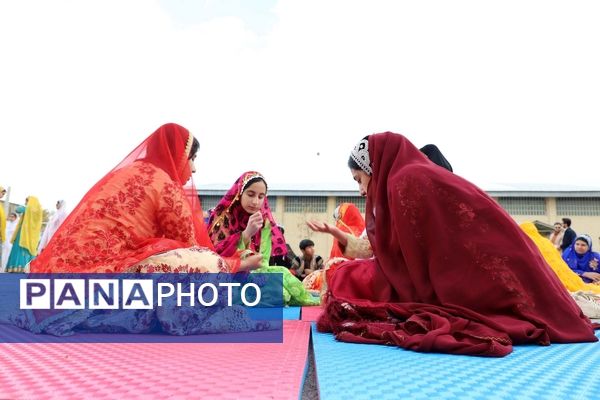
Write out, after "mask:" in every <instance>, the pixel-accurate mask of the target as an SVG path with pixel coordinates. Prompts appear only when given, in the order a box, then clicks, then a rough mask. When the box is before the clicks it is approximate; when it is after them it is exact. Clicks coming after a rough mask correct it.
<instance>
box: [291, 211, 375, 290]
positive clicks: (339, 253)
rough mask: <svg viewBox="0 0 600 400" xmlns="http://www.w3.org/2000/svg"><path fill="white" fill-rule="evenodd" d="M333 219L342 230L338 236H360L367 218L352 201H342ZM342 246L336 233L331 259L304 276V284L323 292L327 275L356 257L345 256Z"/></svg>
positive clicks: (309, 288) (306, 286) (336, 226)
mask: <svg viewBox="0 0 600 400" xmlns="http://www.w3.org/2000/svg"><path fill="white" fill-rule="evenodd" d="M333 219H334V220H335V228H337V229H339V232H340V233H339V234H338V235H337V236H340V235H346V234H347V235H350V236H352V237H356V238H358V237H360V236H361V235H362V233H363V232H364V230H365V220H364V218H363V216H362V214H361V213H360V210H359V209H358V207H356V206H355V205H354V204H352V203H342V204H340V205H339V206H337V207H336V208H335V211H334V212H333ZM342 248H343V246H341V245H340V243H339V241H338V239H337V238H336V235H334V239H333V245H332V246H331V252H330V254H329V260H328V261H327V263H326V264H325V268H324V269H320V270H317V271H314V272H312V273H310V274H309V275H308V276H307V277H306V278H304V280H303V281H302V284H303V285H304V287H305V288H307V289H308V290H311V291H316V292H319V293H322V292H323V291H324V290H325V289H326V287H327V284H326V280H325V275H326V274H329V275H331V274H332V273H333V271H334V270H335V267H336V265H338V264H339V263H341V262H343V261H348V260H352V259H354V258H353V257H351V256H347V255H346V256H345V255H344V253H343V250H342ZM369 257H370V256H368V257H364V258H369Z"/></svg>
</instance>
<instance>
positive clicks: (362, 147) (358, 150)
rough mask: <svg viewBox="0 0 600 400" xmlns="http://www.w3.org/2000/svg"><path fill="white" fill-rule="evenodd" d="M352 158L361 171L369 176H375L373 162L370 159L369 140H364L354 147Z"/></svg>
mask: <svg viewBox="0 0 600 400" xmlns="http://www.w3.org/2000/svg"><path fill="white" fill-rule="evenodd" d="M350 156H351V157H352V159H353V160H354V161H355V162H356V163H357V164H358V166H359V167H360V169H362V170H363V171H365V172H366V173H367V174H369V175H373V170H372V169H371V160H370V159H369V139H363V140H361V141H360V142H358V144H357V145H356V146H354V149H353V150H352V152H351V153H350Z"/></svg>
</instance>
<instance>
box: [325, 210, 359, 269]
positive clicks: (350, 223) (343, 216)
mask: <svg viewBox="0 0 600 400" xmlns="http://www.w3.org/2000/svg"><path fill="white" fill-rule="evenodd" d="M337 210H338V211H337V213H338V215H337V218H336V221H335V226H336V227H337V228H338V229H340V230H342V231H343V232H346V233H349V234H351V235H353V236H357V237H358V236H360V235H361V234H362V233H363V231H364V230H365V219H364V218H363V216H362V214H361V213H360V210H359V209H358V207H356V206H355V205H354V204H352V203H342V204H340V205H339V206H338V208H337ZM335 257H344V254H343V253H342V250H341V249H340V246H339V244H338V240H337V239H333V246H331V253H330V255H329V258H330V259H331V258H335Z"/></svg>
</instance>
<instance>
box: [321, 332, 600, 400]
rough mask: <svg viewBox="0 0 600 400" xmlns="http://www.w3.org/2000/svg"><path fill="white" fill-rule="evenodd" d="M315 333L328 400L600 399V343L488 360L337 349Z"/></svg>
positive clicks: (527, 350)
mask: <svg viewBox="0 0 600 400" xmlns="http://www.w3.org/2000/svg"><path fill="white" fill-rule="evenodd" d="M312 334H313V345H314V351H315V363H316V369H317V380H318V382H319V392H320V395H321V399H323V400H327V399H343V398H352V399H461V400H462V399H531V400H537V399H599V398H600V342H596V343H577V344H554V345H551V346H534V345H527V346H516V347H514V350H513V352H512V353H511V354H510V355H508V356H506V357H503V358H484V357H471V356H456V355H449V354H432V353H417V352H413V351H407V350H403V349H400V348H398V347H389V346H380V345H366V344H353V343H343V342H337V341H336V340H335V339H334V337H333V335H331V334H324V333H319V332H317V330H316V327H315V325H314V324H313V327H312ZM596 335H597V336H598V335H599V333H597V334H596Z"/></svg>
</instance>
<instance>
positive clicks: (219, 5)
mask: <svg viewBox="0 0 600 400" xmlns="http://www.w3.org/2000/svg"><path fill="white" fill-rule="evenodd" d="M599 20H600V2H598V1H595V0H591V1H578V0H565V1H562V0H561V1H553V0H542V1H531V0H518V1H513V0H504V1H484V0H473V1H462V0H459V1H447V0H440V1H436V0H431V1H401V0H391V1H379V0H364V1H353V0H340V1H337V0H252V1H249V0H204V1H203V0H102V1H88V0H70V1H64V0H52V1H48V0H39V1H38V0H19V1H16V0H12V1H8V0H0V54H1V62H0V124H1V129H0V132H1V133H0V135H1V137H0V141H1V143H2V144H1V149H2V152H1V154H2V155H1V157H0V185H2V186H4V187H7V186H10V187H11V201H12V202H17V203H22V202H23V201H24V199H25V197H26V196H27V195H36V196H38V198H39V199H40V201H41V203H42V206H43V207H44V208H48V209H51V208H52V207H53V205H54V204H55V202H56V200H58V199H66V200H67V202H68V203H69V205H70V207H72V206H73V205H74V204H76V203H77V202H78V201H79V200H80V198H81V197H82V196H83V194H85V192H86V191H87V190H88V189H89V188H91V187H92V185H93V184H94V183H95V182H96V181H98V180H99V179H100V178H101V177H102V176H104V175H105V174H106V173H107V172H108V171H109V170H110V169H112V168H113V167H114V166H115V165H116V164H117V163H118V162H119V161H120V160H121V159H123V158H124V157H125V156H126V155H127V154H128V153H129V152H130V151H131V150H132V149H133V148H134V147H135V146H137V145H138V144H139V143H141V142H142V141H143V140H144V139H145V138H146V137H147V136H148V135H149V134H151V133H152V132H153V131H154V130H155V129H156V128H158V127H159V126H160V125H162V124H163V123H166V122H176V123H179V124H181V125H183V126H185V127H186V128H188V129H189V130H190V131H191V132H192V133H193V134H194V135H195V136H196V137H197V138H198V139H199V141H200V144H201V147H200V152H199V154H198V157H197V161H196V166H197V169H198V172H197V173H196V174H195V176H194V181H195V183H196V185H197V186H201V185H202V184H213V183H224V184H227V185H229V184H233V182H234V181H235V179H236V178H237V177H238V176H239V175H241V173H242V172H244V171H247V170H258V171H261V172H262V173H263V174H264V175H265V177H266V178H267V181H268V182H269V183H270V184H271V185H277V184H284V183H294V184H306V185H307V186H310V184H311V183H314V182H318V183H334V182H336V183H339V182H347V181H350V182H351V179H352V178H351V176H350V173H349V171H348V168H347V167H346V162H347V159H348V155H349V152H350V150H351V149H352V148H353V147H354V145H355V143H356V142H357V141H358V140H360V139H361V138H362V137H363V136H365V135H367V134H371V133H376V132H383V131H393V132H397V133H401V134H403V135H405V136H406V137H407V138H408V139H409V140H411V141H412V142H413V143H414V144H415V145H417V146H419V147H420V146H423V145H425V144H427V143H435V144H436V145H438V147H440V149H441V150H442V151H443V153H444V154H445V155H446V158H448V160H450V162H451V164H452V166H453V167H454V170H455V172H456V173H457V174H459V175H461V176H463V177H465V178H467V179H468V180H470V181H472V182H474V183H476V184H478V185H482V186H483V185H485V184H488V183H508V184H510V183H535V184H565V185H581V186H593V187H596V188H597V187H600V173H599V168H598V165H599V161H600V157H599V156H598V154H599V152H598V150H599V149H600V113H599V111H600V72H599V71H600V51H598V50H599V48H600V46H599V45H600V43H599V42H600V24H598V23H597V21H599Z"/></svg>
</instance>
